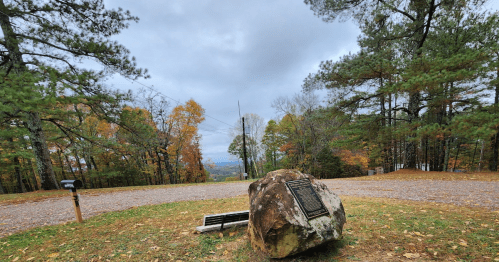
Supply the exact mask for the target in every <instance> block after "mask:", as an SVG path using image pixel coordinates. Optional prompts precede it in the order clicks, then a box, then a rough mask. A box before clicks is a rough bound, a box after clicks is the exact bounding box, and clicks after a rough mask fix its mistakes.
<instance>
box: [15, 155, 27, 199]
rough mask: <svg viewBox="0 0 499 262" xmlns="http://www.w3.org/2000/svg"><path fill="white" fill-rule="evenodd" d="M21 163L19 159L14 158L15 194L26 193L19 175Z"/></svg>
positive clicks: (21, 177)
mask: <svg viewBox="0 0 499 262" xmlns="http://www.w3.org/2000/svg"><path fill="white" fill-rule="evenodd" d="M20 166H21V162H20V161H19V157H18V156H15V157H14V170H15V174H16V180H17V193H26V187H24V184H23V176H22V174H21V167H20Z"/></svg>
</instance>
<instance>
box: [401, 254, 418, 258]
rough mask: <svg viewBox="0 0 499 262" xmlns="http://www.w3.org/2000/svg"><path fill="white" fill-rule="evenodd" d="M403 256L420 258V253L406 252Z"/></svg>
mask: <svg viewBox="0 0 499 262" xmlns="http://www.w3.org/2000/svg"><path fill="white" fill-rule="evenodd" d="M403 256H404V257H406V258H418V257H419V253H405V254H404V255H403Z"/></svg>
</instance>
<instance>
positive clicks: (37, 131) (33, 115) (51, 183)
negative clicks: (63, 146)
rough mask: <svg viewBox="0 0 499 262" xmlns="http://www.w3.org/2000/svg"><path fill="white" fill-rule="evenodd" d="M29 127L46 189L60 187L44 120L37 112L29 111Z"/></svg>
mask: <svg viewBox="0 0 499 262" xmlns="http://www.w3.org/2000/svg"><path fill="white" fill-rule="evenodd" d="M27 118H28V119H27V121H26V123H27V128H28V130H29V132H30V138H31V146H32V148H33V153H34V154H35V159H36V167H37V171H38V175H39V176H40V180H41V184H42V188H43V189H44V190H51V189H59V184H58V183H57V181H56V180H55V174H54V169H53V168H52V161H51V160H50V152H49V150H48V147H47V142H46V140H45V135H44V134H43V130H42V122H41V120H40V116H39V115H38V113H37V112H29V113H27Z"/></svg>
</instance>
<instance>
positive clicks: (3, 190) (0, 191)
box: [0, 177, 7, 194]
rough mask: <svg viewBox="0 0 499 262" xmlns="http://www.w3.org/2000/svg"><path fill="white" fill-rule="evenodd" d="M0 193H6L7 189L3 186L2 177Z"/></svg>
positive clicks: (0, 178) (0, 179)
mask: <svg viewBox="0 0 499 262" xmlns="http://www.w3.org/2000/svg"><path fill="white" fill-rule="evenodd" d="M0 194H7V191H5V189H4V188H3V184H2V177H0Z"/></svg>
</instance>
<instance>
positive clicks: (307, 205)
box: [286, 179, 329, 220]
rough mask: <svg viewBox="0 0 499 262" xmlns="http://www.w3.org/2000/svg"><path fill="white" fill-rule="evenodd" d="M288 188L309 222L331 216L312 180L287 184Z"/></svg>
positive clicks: (301, 180)
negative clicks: (320, 217)
mask: <svg viewBox="0 0 499 262" xmlns="http://www.w3.org/2000/svg"><path fill="white" fill-rule="evenodd" d="M286 186H287V187H288V188H289V191H291V193H292V194H293V196H294V198H295V199H296V202H298V206H300V209H301V211H303V214H305V216H306V217H307V219H308V220H310V219H312V218H316V217H319V216H323V215H329V212H328V211H327V208H326V207H325V206H324V203H323V202H322V199H321V198H320V197H319V196H318V195H317V192H315V190H314V188H313V187H312V184H311V183H310V180H308V179H300V180H294V181H288V182H286Z"/></svg>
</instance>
